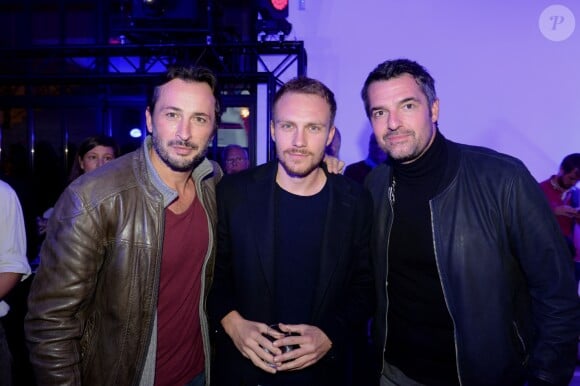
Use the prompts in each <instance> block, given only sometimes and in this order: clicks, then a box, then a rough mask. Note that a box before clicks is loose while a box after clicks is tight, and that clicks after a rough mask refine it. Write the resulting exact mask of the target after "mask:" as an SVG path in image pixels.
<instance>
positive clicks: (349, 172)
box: [344, 133, 387, 184]
mask: <svg viewBox="0 0 580 386" xmlns="http://www.w3.org/2000/svg"><path fill="white" fill-rule="evenodd" d="M386 159H387V155H386V154H385V152H384V151H383V150H382V149H381V148H380V147H379V145H378V144H377V139H376V138H375V135H374V134H373V133H371V135H370V136H369V150H368V154H367V158H366V159H364V160H362V161H359V162H356V163H354V164H351V165H348V166H347V167H346V169H345V170H344V175H345V176H347V177H349V178H352V179H353V180H355V181H356V182H358V183H360V184H362V183H363V182H364V180H365V178H366V176H367V174H369V172H370V171H371V170H373V168H374V167H376V166H377V165H378V164H381V163H383V162H385V160H386Z"/></svg>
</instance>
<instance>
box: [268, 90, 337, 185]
mask: <svg viewBox="0 0 580 386" xmlns="http://www.w3.org/2000/svg"><path fill="white" fill-rule="evenodd" d="M273 115H274V120H273V121H272V123H271V125H270V132H271V134H272V139H273V140H274V142H275V143H276V154H277V156H278V162H279V165H280V166H282V167H281V168H278V173H285V174H286V175H287V176H289V177H306V176H308V175H310V174H311V173H312V172H313V171H314V170H316V169H317V168H318V167H319V165H320V162H321V161H322V158H323V157H324V151H325V149H326V146H327V145H328V144H329V143H330V142H331V141H332V136H333V135H334V126H333V127H331V112H330V106H329V104H328V102H326V101H325V100H324V99H323V98H322V97H320V96H318V95H315V94H306V93H299V92H287V93H285V94H284V95H282V97H280V99H278V101H277V102H276V104H275V106H274V114H273Z"/></svg>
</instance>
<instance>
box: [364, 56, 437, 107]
mask: <svg viewBox="0 0 580 386" xmlns="http://www.w3.org/2000/svg"><path fill="white" fill-rule="evenodd" d="M405 74H409V75H411V76H412V77H413V79H415V82H417V84H418V85H419V87H421V90H422V91H423V94H425V97H427V101H428V102H429V106H433V103H435V101H436V100H437V93H436V92H435V80H434V79H433V77H432V76H431V75H430V74H429V72H427V70H426V69H425V68H424V67H423V66H421V65H420V64H419V63H417V62H414V61H412V60H409V59H395V60H387V61H385V62H383V63H381V64H379V65H378V66H377V67H376V68H375V69H374V70H372V71H371V72H370V73H369V75H368V76H367V79H366V80H365V83H364V86H363V88H362V90H361V98H362V100H363V103H364V106H365V113H366V114H367V117H370V114H371V111H370V102H369V94H368V92H369V86H370V85H371V83H374V82H378V81H381V80H389V79H393V78H398V77H400V76H402V75H405Z"/></svg>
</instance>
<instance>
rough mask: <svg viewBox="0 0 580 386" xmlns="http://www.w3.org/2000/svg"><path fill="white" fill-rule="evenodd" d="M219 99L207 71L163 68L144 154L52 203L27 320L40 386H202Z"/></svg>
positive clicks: (81, 182)
mask: <svg viewBox="0 0 580 386" xmlns="http://www.w3.org/2000/svg"><path fill="white" fill-rule="evenodd" d="M218 96H219V92H218V89H217V79H216V77H215V75H214V74H213V73H212V72H211V71H209V70H207V69H204V68H199V67H193V66H180V65H177V66H173V67H171V68H169V69H168V71H167V72H166V73H165V74H163V76H162V77H161V79H159V81H158V83H156V87H155V88H154V89H153V93H152V95H151V97H150V99H149V100H148V105H147V108H146V109H145V119H146V124H147V131H148V133H149V135H148V136H147V138H146V139H145V141H144V142H143V144H142V147H141V148H140V149H138V150H136V151H134V152H132V153H128V154H126V155H124V156H122V157H119V158H118V159H116V160H113V161H111V162H109V163H107V164H106V165H104V166H102V167H100V168H98V169H97V170H94V171H93V172H91V173H86V174H84V175H82V176H80V177H79V178H77V179H76V180H74V181H73V182H72V183H71V184H70V185H69V186H68V187H67V188H66V189H65V191H64V193H63V194H62V195H61V197H60V198H59V200H58V202H57V203H56V205H55V208H54V213H53V215H52V216H51V218H50V220H49V223H48V227H47V234H46V240H45V241H44V243H43V246H42V250H41V261H42V262H41V264H40V266H39V268H38V271H37V273H36V277H35V279H34V281H33V283H32V288H31V290H30V296H29V298H28V306H29V307H28V309H29V311H28V314H27V316H26V319H25V331H26V338H27V342H28V346H29V348H30V358H31V362H32V365H33V367H34V371H35V374H36V379H37V382H38V384H39V385H54V384H61V385H64V384H66V385H81V384H82V385H95V386H97V385H98V386H101V385H153V384H155V385H188V386H199V385H209V384H210V379H209V358H210V346H209V330H208V327H207V326H208V322H207V318H206V316H205V312H204V304H205V300H206V293H207V290H208V287H209V286H210V285H211V280H212V273H213V265H214V255H215V244H214V241H213V240H214V239H215V235H214V232H215V224H216V220H217V213H216V207H215V186H216V184H217V182H218V181H219V180H220V178H221V176H222V174H223V173H222V171H221V168H220V167H219V165H218V164H217V163H215V162H212V161H209V160H208V159H207V158H206V153H207V149H208V146H209V144H210V143H211V140H212V138H213V136H214V135H215V132H216V129H217V126H218V124H219V117H220V115H219V111H220V105H219V100H218ZM206 374H207V376H206Z"/></svg>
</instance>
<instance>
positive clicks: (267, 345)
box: [221, 311, 284, 374]
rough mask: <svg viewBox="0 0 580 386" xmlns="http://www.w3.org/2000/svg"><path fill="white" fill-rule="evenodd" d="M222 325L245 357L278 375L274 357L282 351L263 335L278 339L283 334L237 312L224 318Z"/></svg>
mask: <svg viewBox="0 0 580 386" xmlns="http://www.w3.org/2000/svg"><path fill="white" fill-rule="evenodd" d="M221 323H222V326H223V328H224V330H225V332H226V333H227V334H228V335H229V336H230V338H231V339H232V341H233V342H234V345H235V346H236V348H237V349H238V350H239V351H240V353H241V354H242V355H243V356H244V357H246V358H248V359H250V360H251V361H252V363H253V364H254V365H256V366H257V367H259V368H261V369H262V370H264V371H266V372H268V373H272V374H274V373H276V370H277V369H276V366H275V365H274V363H275V361H274V355H279V354H281V353H282V351H280V349H279V348H277V347H275V346H273V344H272V342H271V341H270V339H268V338H266V337H265V336H264V335H263V334H267V335H270V336H272V337H274V338H276V339H278V338H282V337H283V336H284V335H283V334H280V333H278V332H276V331H274V330H272V329H271V328H268V325H267V324H264V323H258V322H252V321H250V320H246V319H244V318H243V317H242V316H241V315H240V314H239V313H238V312H237V311H232V312H230V313H229V314H227V315H226V316H224V318H223V319H222V321H221ZM266 350H267V351H266Z"/></svg>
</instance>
